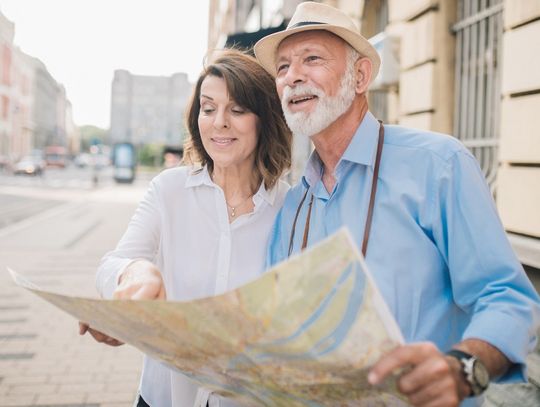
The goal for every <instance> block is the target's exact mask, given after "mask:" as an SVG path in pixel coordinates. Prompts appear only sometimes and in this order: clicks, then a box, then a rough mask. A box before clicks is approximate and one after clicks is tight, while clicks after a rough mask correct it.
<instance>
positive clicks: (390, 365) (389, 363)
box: [368, 342, 439, 385]
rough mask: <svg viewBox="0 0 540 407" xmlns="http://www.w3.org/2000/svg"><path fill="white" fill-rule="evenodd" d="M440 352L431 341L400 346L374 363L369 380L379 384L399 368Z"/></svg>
mask: <svg viewBox="0 0 540 407" xmlns="http://www.w3.org/2000/svg"><path fill="white" fill-rule="evenodd" d="M438 353H439V351H438V349H437V347H436V346H435V345H434V344H432V343H430V342H424V343H415V344H410V345H403V346H399V347H397V348H396V349H394V350H392V351H390V352H389V353H387V354H386V355H385V356H383V357H382V358H381V359H379V361H378V362H377V363H375V365H373V367H372V368H371V371H370V372H369V374H368V381H369V383H370V384H372V385H376V384H379V383H381V382H382V381H383V380H384V379H385V378H386V377H387V376H388V375H390V374H391V373H392V372H394V371H396V370H397V369H400V368H404V367H407V366H415V365H417V364H419V363H421V362H422V361H423V360H424V359H425V358H426V357H428V355H430V354H438Z"/></svg>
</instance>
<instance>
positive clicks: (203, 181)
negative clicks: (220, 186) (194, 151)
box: [186, 165, 215, 188]
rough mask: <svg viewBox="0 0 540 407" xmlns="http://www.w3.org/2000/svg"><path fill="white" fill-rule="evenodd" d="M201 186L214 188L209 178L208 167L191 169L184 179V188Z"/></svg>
mask: <svg viewBox="0 0 540 407" xmlns="http://www.w3.org/2000/svg"><path fill="white" fill-rule="evenodd" d="M201 185H208V186H214V185H215V184H214V181H212V178H211V177H210V173H209V172H208V167H207V166H206V165H205V166H204V167H202V168H201V167H192V168H191V169H190V171H189V175H188V177H187V179H186V188H193V187H198V186H201Z"/></svg>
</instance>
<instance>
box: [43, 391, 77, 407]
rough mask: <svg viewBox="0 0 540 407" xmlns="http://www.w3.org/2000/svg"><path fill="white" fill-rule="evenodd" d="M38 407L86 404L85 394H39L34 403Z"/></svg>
mask: <svg viewBox="0 0 540 407" xmlns="http://www.w3.org/2000/svg"><path fill="white" fill-rule="evenodd" d="M35 404H36V405H38V406H59V405H66V406H65V407H69V405H74V404H82V405H85V404H86V394H62V393H59V394H39V395H38V396H37V399H36V401H35Z"/></svg>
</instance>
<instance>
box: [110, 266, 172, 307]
mask: <svg viewBox="0 0 540 407" xmlns="http://www.w3.org/2000/svg"><path fill="white" fill-rule="evenodd" d="M113 298H114V299H123V300H158V299H159V300H164V299H165V298H166V294H165V285H164V284H163V278H162V277H161V273H160V271H159V269H158V268H157V267H156V266H155V265H154V264H152V263H150V262H149V261H147V260H136V261H134V262H133V263H131V264H130V265H129V266H128V267H126V269H125V270H124V272H123V273H122V274H121V275H120V279H119V283H118V287H117V288H116V290H114V293H113Z"/></svg>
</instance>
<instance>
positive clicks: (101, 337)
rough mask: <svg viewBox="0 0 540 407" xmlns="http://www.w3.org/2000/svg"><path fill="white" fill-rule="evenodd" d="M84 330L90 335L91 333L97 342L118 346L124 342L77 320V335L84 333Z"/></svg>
mask: <svg viewBox="0 0 540 407" xmlns="http://www.w3.org/2000/svg"><path fill="white" fill-rule="evenodd" d="M86 332H88V333H90V335H92V337H93V338H94V339H95V340H96V341H97V342H100V343H104V344H106V345H109V346H120V345H123V344H124V342H120V341H119V340H118V339H114V338H112V337H110V336H108V335H105V334H104V333H103V332H99V331H96V330H95V329H93V328H90V326H89V325H88V324H87V323H85V322H80V321H79V335H84V334H85V333H86Z"/></svg>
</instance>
